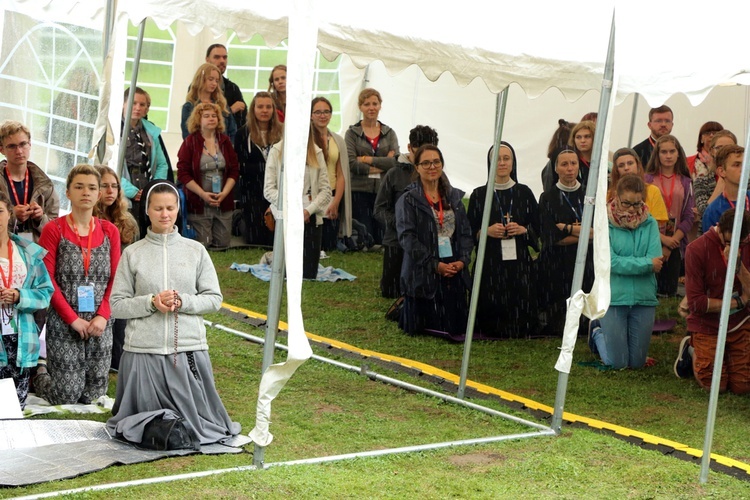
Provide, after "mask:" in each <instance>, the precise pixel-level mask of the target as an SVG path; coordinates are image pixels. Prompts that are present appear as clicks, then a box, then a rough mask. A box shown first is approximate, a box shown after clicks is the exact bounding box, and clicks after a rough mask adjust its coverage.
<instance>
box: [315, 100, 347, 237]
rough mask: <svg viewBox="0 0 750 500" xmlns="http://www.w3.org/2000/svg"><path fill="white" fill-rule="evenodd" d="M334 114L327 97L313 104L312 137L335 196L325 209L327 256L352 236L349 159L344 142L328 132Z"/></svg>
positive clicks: (324, 223)
mask: <svg viewBox="0 0 750 500" xmlns="http://www.w3.org/2000/svg"><path fill="white" fill-rule="evenodd" d="M332 113H333V105H331V101H329V100H328V99H326V98H325V97H316V98H315V99H313V100H312V109H311V110H310V120H311V123H312V129H313V135H314V138H315V144H317V145H318V147H320V149H322V150H323V157H324V158H325V160H326V165H327V166H328V183H329V184H330V186H331V196H333V199H332V200H331V203H330V204H329V205H328V208H326V213H325V216H324V220H323V243H322V245H321V248H322V249H323V250H324V251H326V252H330V251H331V250H335V249H336V243H337V241H338V239H339V238H343V237H347V236H351V235H352V191H351V184H352V183H351V178H350V175H349V155H348V154H347V152H346V143H344V138H343V137H341V136H340V135H338V134H336V133H334V132H332V131H331V130H330V129H329V128H328V125H329V124H330V123H331V115H332Z"/></svg>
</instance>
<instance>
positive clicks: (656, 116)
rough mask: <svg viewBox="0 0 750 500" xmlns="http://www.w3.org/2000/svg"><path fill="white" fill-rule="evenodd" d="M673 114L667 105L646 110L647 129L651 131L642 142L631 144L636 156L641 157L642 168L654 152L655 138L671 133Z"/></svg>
mask: <svg viewBox="0 0 750 500" xmlns="http://www.w3.org/2000/svg"><path fill="white" fill-rule="evenodd" d="M673 120H674V114H673V113H672V109H671V108H670V107H669V106H667V105H664V106H659V107H658V108H651V110H650V111H649V112H648V124H647V125H648V129H649V130H650V131H651V135H649V136H648V137H647V138H646V139H645V140H644V141H643V142H641V143H639V144H636V145H635V146H633V149H634V150H635V152H636V153H638V156H639V157H640V158H641V163H643V168H646V165H648V161H649V159H651V153H653V152H654V144H656V139H658V138H659V137H661V136H663V135H667V134H671V133H672V126H674V121H673Z"/></svg>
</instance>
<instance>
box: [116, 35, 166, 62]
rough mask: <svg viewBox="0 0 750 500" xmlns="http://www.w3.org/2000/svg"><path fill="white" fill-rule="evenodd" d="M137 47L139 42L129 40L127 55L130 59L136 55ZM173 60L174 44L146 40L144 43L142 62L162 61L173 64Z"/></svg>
mask: <svg viewBox="0 0 750 500" xmlns="http://www.w3.org/2000/svg"><path fill="white" fill-rule="evenodd" d="M136 45H137V40H130V39H129V40H128V49H127V50H128V51H127V54H128V58H129V59H131V57H130V55H131V54H133V55H134V54H135V47H136ZM173 60H174V44H171V43H161V42H155V41H147V40H145V39H144V43H143V46H142V48H141V61H161V62H164V63H167V64H171V63H172V61H173Z"/></svg>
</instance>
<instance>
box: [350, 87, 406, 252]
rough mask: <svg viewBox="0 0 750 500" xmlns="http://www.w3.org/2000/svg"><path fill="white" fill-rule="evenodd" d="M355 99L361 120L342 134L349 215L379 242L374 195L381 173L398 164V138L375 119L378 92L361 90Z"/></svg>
mask: <svg viewBox="0 0 750 500" xmlns="http://www.w3.org/2000/svg"><path fill="white" fill-rule="evenodd" d="M358 102H359V109H360V111H361V112H362V120H360V121H359V122H357V123H355V124H354V125H351V126H350V127H349V129H348V130H347V131H346V135H345V136H344V137H345V139H346V151H347V154H348V155H349V168H350V169H351V178H352V218H353V219H356V220H357V221H358V222H359V223H360V224H364V226H365V227H366V228H367V231H368V232H369V233H370V234H371V235H372V236H373V238H374V240H375V243H376V244H380V243H381V242H382V240H383V233H384V228H383V227H381V226H380V225H379V224H378V223H377V221H376V220H375V214H374V212H375V198H376V196H377V194H378V189H379V188H380V179H381V176H382V175H383V174H384V173H385V172H387V171H388V170H390V169H391V168H393V167H395V166H396V165H397V164H398V157H399V150H398V137H397V136H396V132H395V131H394V130H393V129H392V128H390V127H389V126H388V125H385V124H384V123H381V122H380V120H379V119H378V116H379V115H380V107H381V105H382V103H383V99H382V98H381V96H380V92H378V91H377V90H375V89H371V88H367V89H364V90H362V91H361V92H360V93H359V99H358Z"/></svg>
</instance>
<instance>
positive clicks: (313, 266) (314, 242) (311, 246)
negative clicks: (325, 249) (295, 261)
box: [302, 215, 323, 280]
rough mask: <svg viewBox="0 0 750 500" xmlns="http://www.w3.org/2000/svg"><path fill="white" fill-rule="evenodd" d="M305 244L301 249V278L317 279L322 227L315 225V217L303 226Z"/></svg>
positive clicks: (311, 217)
mask: <svg viewBox="0 0 750 500" xmlns="http://www.w3.org/2000/svg"><path fill="white" fill-rule="evenodd" d="M304 239H305V242H304V244H303V247H302V278H303V279H306V280H314V279H315V278H317V277H318V263H320V244H321V241H322V239H323V226H318V225H316V224H315V216H314V215H312V216H310V222H307V223H306V224H305V234H304Z"/></svg>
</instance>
